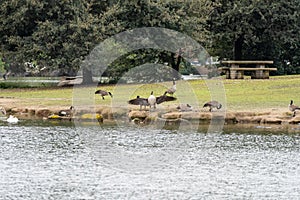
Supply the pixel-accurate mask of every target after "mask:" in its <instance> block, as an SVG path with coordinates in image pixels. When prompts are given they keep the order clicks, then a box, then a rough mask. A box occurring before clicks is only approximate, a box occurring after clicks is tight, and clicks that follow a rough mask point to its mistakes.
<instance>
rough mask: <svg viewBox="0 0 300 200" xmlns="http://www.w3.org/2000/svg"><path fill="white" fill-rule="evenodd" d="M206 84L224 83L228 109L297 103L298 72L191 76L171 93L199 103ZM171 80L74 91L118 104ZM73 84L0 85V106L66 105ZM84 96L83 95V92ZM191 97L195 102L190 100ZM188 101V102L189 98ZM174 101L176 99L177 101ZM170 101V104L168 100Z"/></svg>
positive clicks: (204, 96) (275, 107) (299, 101)
mask: <svg viewBox="0 0 300 200" xmlns="http://www.w3.org/2000/svg"><path fill="white" fill-rule="evenodd" d="M207 84H208V85H214V84H215V85H216V88H222V87H223V86H224V89H225V94H226V100H227V109H228V110H230V111H254V110H255V111H259V110H263V111H265V110H279V111H288V109H287V105H288V104H289V101H290V100H291V99H293V100H294V101H295V104H298V105H300V97H299V94H300V75H295V76H280V77H271V78H270V79H268V80H251V79H249V78H246V79H244V80H225V79H224V80H222V81H216V80H191V81H178V82H177V92H176V94H175V96H176V97H177V98H178V99H179V100H180V102H183V103H190V104H197V102H198V103H199V105H203V104H204V103H205V102H206V101H209V100H210V99H211V96H210V94H211V93H210V91H209V89H208V87H207ZM220 84H221V85H220ZM171 85H172V83H171V82H166V83H159V84H130V85H104V86H102V87H97V88H101V89H103V90H107V91H111V92H112V93H113V94H114V98H113V101H112V100H111V98H110V97H105V100H102V99H101V97H100V96H98V95H97V96H95V95H94V94H93V92H94V91H95V90H96V88H95V87H81V88H78V89H76V90H75V91H76V92H77V93H78V92H79V93H80V92H82V93H83V94H84V93H86V91H88V92H87V94H89V97H88V98H94V99H93V100H95V103H96V104H97V105H115V104H116V105H118V106H119V105H121V104H123V105H124V106H127V101H128V100H129V99H130V98H135V97H136V96H137V95H140V96H141V97H148V96H149V94H150V92H151V91H154V94H155V95H157V96H158V95H161V94H163V92H164V91H165V90H166V88H168V87H170V86H171ZM73 96H74V95H73V88H47V89H45V88H24V89H20V88H19V89H1V90H0V97H1V98H0V106H4V107H7V105H8V104H11V105H10V106H16V107H21V106H33V107H34V106H46V107H47V106H50V107H55V106H59V107H63V106H70V105H71V104H72V101H73ZM84 97H87V96H86V95H85V96H84ZM193 97H195V98H196V99H197V102H194V101H193V99H194V98H193ZM189 100H190V101H192V102H189ZM177 103H178V102H177ZM171 104H174V102H172V103H171Z"/></svg>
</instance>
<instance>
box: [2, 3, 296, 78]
mask: <svg viewBox="0 0 300 200" xmlns="http://www.w3.org/2000/svg"><path fill="white" fill-rule="evenodd" d="M299 13H300V1H299V0H291V1H288V2H287V1H285V0H275V1H271V0H266V1H260V0H250V1H249V0H230V1H229V0H214V1H211V0H193V1H186V0H165V1H160V0H133V1H129V0H127V1H126V0H125V1H120V0H101V1H98V0H62V1H55V0H49V1H46V0H41V1H39V0H2V1H1V2H0V45H1V50H0V58H1V62H0V65H1V66H0V70H1V68H2V71H3V70H11V71H12V72H14V73H16V74H18V73H19V74H23V73H24V72H25V69H26V66H25V64H24V63H26V62H27V63H28V62H29V63H31V64H32V65H34V66H36V67H38V68H39V69H43V70H45V71H46V74H47V75H49V74H51V73H53V72H56V75H71V76H72V75H75V74H76V72H77V70H78V69H79V66H80V64H81V61H83V60H84V58H85V57H86V56H87V55H88V54H89V53H90V52H91V50H92V49H93V48H94V47H95V46H96V45H97V44H99V43H101V42H102V41H104V40H105V39H107V38H109V37H111V36H113V35H115V34H117V33H120V32H122V31H126V30H130V29H134V28H140V27H163V28H168V29H171V30H175V31H178V32H181V33H184V34H186V35H188V36H190V37H192V38H193V39H195V40H196V41H197V42H199V43H200V44H201V45H202V46H203V47H205V48H206V49H207V50H208V51H209V53H210V55H212V56H218V57H220V58H221V59H247V60H248V59H256V60H260V59H262V60H274V61H275V64H274V65H275V67H277V68H278V69H279V70H278V71H277V73H278V74H295V73H300V67H299V66H300V50H299V46H300V36H299V32H300V16H299V15H300V14H299ZM178 56H179V57H178ZM146 62H148V63H154V62H158V63H165V62H168V63H169V64H170V65H171V66H172V67H173V68H174V69H176V70H178V69H179V67H180V65H184V64H185V65H184V66H186V65H187V64H188V63H185V61H184V60H182V59H180V55H177V57H176V55H175V54H174V53H172V52H165V51H157V50H149V49H148V50H139V51H134V52H130V53H128V54H127V55H125V56H122V57H121V58H119V59H118V60H116V61H115V62H113V63H111V65H110V66H109V67H108V69H107V71H106V72H105V73H106V75H107V76H110V77H114V78H118V77H120V75H121V74H122V73H123V72H124V71H126V70H128V69H129V68H132V67H134V66H138V65H141V64H143V63H146ZM87 81H91V80H87Z"/></svg>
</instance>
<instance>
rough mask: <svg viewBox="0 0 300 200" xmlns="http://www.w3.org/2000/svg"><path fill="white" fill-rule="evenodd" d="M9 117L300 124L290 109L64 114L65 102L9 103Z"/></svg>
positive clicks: (86, 110)
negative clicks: (43, 103)
mask: <svg viewBox="0 0 300 200" xmlns="http://www.w3.org/2000/svg"><path fill="white" fill-rule="evenodd" d="M5 109H6V111H7V117H8V116H9V115H10V114H11V115H14V116H16V117H18V118H19V119H25V120H35V119H43V120H81V121H95V120H96V121H98V122H101V123H111V122H113V121H124V122H126V121H127V122H133V123H135V124H149V123H155V122H161V121H165V122H166V123H170V124H172V123H173V124H176V123H180V122H182V121H189V122H199V124H209V123H210V122H211V120H212V119H213V120H224V124H257V125H259V124H277V125H280V124H281V125H284V124H300V114H299V115H296V116H295V117H293V116H292V113H291V112H288V111H280V110H276V111H227V112H225V111H224V110H223V111H219V110H218V111H214V112H209V111H207V110H194V111H187V112H186V111H182V112H181V111H178V110H177V109H176V108H175V107H173V108H168V109H157V110H155V111H151V112H150V111H149V110H142V111H140V110H138V109H137V108H136V107H132V108H131V107H124V108H121V107H113V108H112V107H109V106H102V107H97V108H94V107H90V108H79V109H77V110H76V113H75V114H73V116H66V117H61V116H59V115H58V112H59V110H61V109H66V108H65V107H61V106H57V107H55V106H49V107H39V106H29V107H26V106H22V107H21V106H19V107H17V106H12V107H5Z"/></svg>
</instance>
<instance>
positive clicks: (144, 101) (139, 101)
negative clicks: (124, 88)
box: [128, 96, 149, 110]
mask: <svg viewBox="0 0 300 200" xmlns="http://www.w3.org/2000/svg"><path fill="white" fill-rule="evenodd" d="M128 103H129V104H132V105H140V110H142V106H144V109H146V106H149V103H148V99H146V98H140V96H137V97H136V98H135V99H131V100H129V101H128Z"/></svg>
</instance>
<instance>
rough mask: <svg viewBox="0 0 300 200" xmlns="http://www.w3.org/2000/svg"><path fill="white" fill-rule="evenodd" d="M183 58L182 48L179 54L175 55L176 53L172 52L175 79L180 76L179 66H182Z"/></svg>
mask: <svg viewBox="0 0 300 200" xmlns="http://www.w3.org/2000/svg"><path fill="white" fill-rule="evenodd" d="M181 60H182V56H181V50H180V52H179V53H178V55H175V53H171V66H172V69H173V78H175V79H179V78H180V74H179V66H180V63H181Z"/></svg>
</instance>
